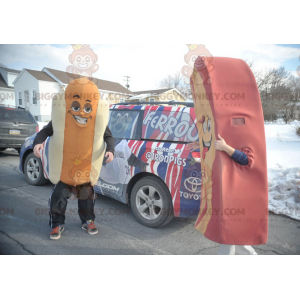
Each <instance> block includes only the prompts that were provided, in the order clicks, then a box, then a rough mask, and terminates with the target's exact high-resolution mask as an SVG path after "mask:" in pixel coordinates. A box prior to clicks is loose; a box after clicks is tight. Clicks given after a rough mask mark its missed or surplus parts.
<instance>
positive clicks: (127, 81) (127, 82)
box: [123, 76, 130, 89]
mask: <svg viewBox="0 0 300 300" xmlns="http://www.w3.org/2000/svg"><path fill="white" fill-rule="evenodd" d="M123 77H125V79H124V81H126V85H125V86H126V88H127V89H129V78H130V77H129V76H123Z"/></svg>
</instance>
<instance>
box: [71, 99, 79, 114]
mask: <svg viewBox="0 0 300 300" xmlns="http://www.w3.org/2000/svg"><path fill="white" fill-rule="evenodd" d="M71 108H72V110H73V111H75V112H78V111H80V104H79V102H78V101H73V102H72V104H71Z"/></svg>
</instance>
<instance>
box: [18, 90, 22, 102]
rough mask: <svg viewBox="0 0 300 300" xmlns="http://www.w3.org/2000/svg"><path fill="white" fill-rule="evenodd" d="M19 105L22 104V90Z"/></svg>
mask: <svg viewBox="0 0 300 300" xmlns="http://www.w3.org/2000/svg"><path fill="white" fill-rule="evenodd" d="M18 94H19V105H22V92H19V93H18Z"/></svg>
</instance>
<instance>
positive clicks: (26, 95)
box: [24, 91, 29, 104]
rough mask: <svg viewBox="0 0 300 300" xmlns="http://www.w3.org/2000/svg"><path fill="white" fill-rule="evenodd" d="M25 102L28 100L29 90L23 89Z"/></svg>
mask: <svg viewBox="0 0 300 300" xmlns="http://www.w3.org/2000/svg"><path fill="white" fill-rule="evenodd" d="M24 98H25V104H26V102H29V91H24Z"/></svg>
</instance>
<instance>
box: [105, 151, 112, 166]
mask: <svg viewBox="0 0 300 300" xmlns="http://www.w3.org/2000/svg"><path fill="white" fill-rule="evenodd" d="M105 157H108V158H107V160H106V161H105V162H106V163H109V162H111V161H112V160H113V159H114V155H113V154H112V153H111V152H109V151H108V152H106V154H105Z"/></svg>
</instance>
